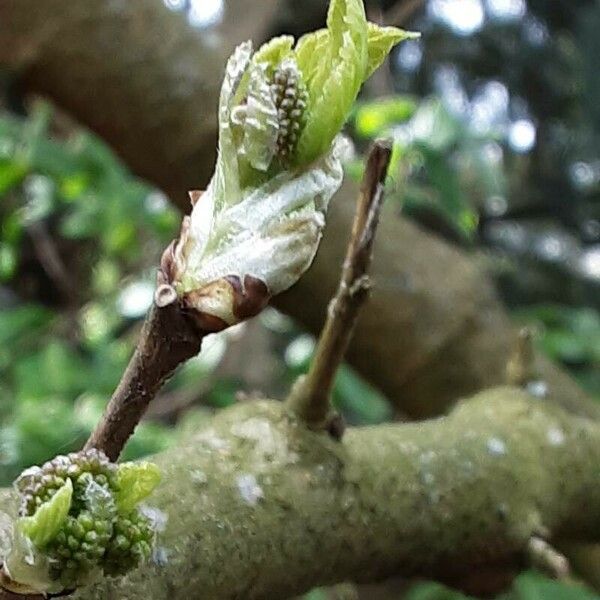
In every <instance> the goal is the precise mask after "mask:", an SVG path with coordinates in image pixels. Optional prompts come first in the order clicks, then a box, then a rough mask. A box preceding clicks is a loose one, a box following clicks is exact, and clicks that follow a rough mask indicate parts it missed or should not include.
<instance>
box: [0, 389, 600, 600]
mask: <svg viewBox="0 0 600 600" xmlns="http://www.w3.org/2000/svg"><path fill="white" fill-rule="evenodd" d="M156 460H157V462H158V463H159V465H160V466H161V468H162V469H163V474H164V479H163V482H162V484H161V485H160V486H159V488H158V490H157V492H156V493H155V495H154V496H153V497H152V499H151V503H152V504H155V505H156V506H157V507H158V508H160V509H161V510H163V511H164V512H165V513H166V514H167V516H168V521H167V526H166V531H165V532H164V533H163V534H162V536H161V541H160V544H161V550H160V551H159V553H158V555H157V557H158V561H157V562H158V564H152V565H148V566H146V567H144V568H142V569H141V570H139V571H137V572H135V573H133V574H132V575H130V576H129V577H127V578H125V579H119V580H104V581H102V582H100V583H98V584H97V585H96V586H94V587H93V588H92V589H84V590H81V591H80V592H79V593H78V594H76V595H75V598H85V599H86V600H101V599H102V600H107V599H109V598H120V599H121V600H134V599H140V600H141V599H142V598H152V599H153V600H167V599H169V600H176V599H177V598H181V599H183V598H185V599H186V600H187V599H191V598H203V599H205V600H210V599H219V600H226V599H229V598H231V599H233V598H245V599H259V598H264V599H267V598H268V599H270V600H275V599H277V598H287V597H290V596H292V595H294V594H298V593H301V592H303V591H305V590H307V589H309V588H311V587H312V586H314V585H322V584H330V583H335V582H340V581H349V580H351V581H357V582H370V581H376V580H378V579H381V578H384V577H386V576H390V575H404V576H407V577H410V576H414V575H420V576H427V577H434V578H437V579H440V580H443V581H447V582H449V583H451V584H452V583H457V582H460V585H461V586H462V587H463V588H467V589H477V590H478V591H479V593H481V592H482V591H484V590H483V588H482V587H481V586H482V579H483V580H485V581H487V582H490V581H493V582H494V587H496V586H500V585H501V584H505V583H506V582H507V581H508V580H509V579H510V577H511V576H512V575H513V573H515V572H517V571H518V570H519V568H521V567H522V566H523V564H524V563H525V560H526V559H525V557H526V550H527V547H528V543H529V540H530V539H531V537H532V536H540V535H543V536H544V537H545V538H546V539H548V540H550V541H552V542H557V543H558V542H562V543H565V542H567V541H568V542H569V543H573V542H586V541H598V540H600V426H599V425H598V424H597V423H596V422H593V421H589V420H586V419H582V418H579V417H575V416H573V415H570V414H568V413H566V412H564V411H562V410H561V409H557V408H553V407H552V406H551V405H548V403H545V402H543V401H540V400H539V399H535V398H532V397H531V396H529V395H528V394H526V393H524V392H522V391H521V390H519V389H518V388H508V387H506V388H497V389H493V390H489V391H486V392H483V393H481V394H479V395H478V396H476V397H474V398H472V399H470V400H467V401H465V402H464V403H461V404H460V405H459V406H458V407H457V408H456V409H455V410H454V411H453V412H452V413H451V414H450V415H449V416H447V417H444V418H441V419H436V420H431V421H425V422H422V423H417V424H394V425H384V426H376V427H368V428H359V429H349V430H348V431H347V432H346V434H345V436H344V438H343V441H342V442H336V441H335V440H333V439H332V438H331V437H330V436H328V435H327V434H325V433H317V432H314V431H311V430H309V429H307V428H306V427H305V426H304V425H302V423H301V422H300V421H299V420H297V418H296V417H294V416H293V414H292V413H291V412H289V411H288V410H287V409H286V408H285V406H284V405H282V404H281V403H278V402H272V401H261V402H247V403H242V404H239V405H237V406H235V407H233V408H231V409H228V410H225V411H223V412H221V413H219V414H218V415H217V416H216V417H215V418H214V420H212V421H211V422H208V423H207V425H206V426H205V427H204V428H203V429H201V430H200V431H198V432H197V433H195V434H194V435H193V437H192V438H191V439H190V440H189V441H188V442H187V443H186V444H185V445H183V446H181V447H178V448H174V449H173V450H171V451H168V452H166V453H164V454H162V455H160V456H158V457H157V459H156ZM6 502H7V497H6V496H4V497H2V496H1V495H0V507H1V506H2V504H6ZM482 574H484V575H485V577H481V575H482ZM478 575H479V576H478ZM491 575H493V577H490V576H491ZM488 591H492V590H488Z"/></svg>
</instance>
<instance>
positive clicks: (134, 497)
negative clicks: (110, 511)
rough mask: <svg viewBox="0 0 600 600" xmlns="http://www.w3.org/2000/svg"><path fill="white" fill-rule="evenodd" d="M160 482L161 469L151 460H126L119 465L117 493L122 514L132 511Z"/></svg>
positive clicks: (118, 506)
mask: <svg viewBox="0 0 600 600" xmlns="http://www.w3.org/2000/svg"><path fill="white" fill-rule="evenodd" d="M159 482H160V470H159V468H158V467H157V466H156V465H155V464H154V463H150V462H126V463H123V464H121V465H119V470H118V472H117V487H118V492H117V493H116V501H117V508H118V510H119V512H120V513H121V514H125V513H128V512H130V511H132V510H133V509H134V508H135V507H136V506H137V505H138V504H139V503H140V502H141V501H142V500H144V498H147V497H148V496H149V495H150V494H151V493H152V491H153V490H154V488H155V487H156V486H157V485H158V484H159Z"/></svg>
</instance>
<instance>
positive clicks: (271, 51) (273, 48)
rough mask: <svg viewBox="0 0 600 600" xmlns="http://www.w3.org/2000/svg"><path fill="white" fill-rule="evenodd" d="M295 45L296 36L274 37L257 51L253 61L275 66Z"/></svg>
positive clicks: (258, 63) (257, 63)
mask: <svg viewBox="0 0 600 600" xmlns="http://www.w3.org/2000/svg"><path fill="white" fill-rule="evenodd" d="M293 45H294V38H293V37H292V36H291V35H282V36H279V37H276V38H273V39H272V40H269V41H268V42H267V43H266V44H263V45H262V46H261V47H260V48H259V49H258V50H257V51H256V54H255V55H254V56H253V58H252V61H253V62H254V64H256V65H260V64H261V63H266V64H267V65H268V66H269V67H275V66H277V65H278V64H279V63H280V62H281V61H282V60H283V59H284V58H285V57H286V56H287V55H288V54H290V53H291V51H292V46H293Z"/></svg>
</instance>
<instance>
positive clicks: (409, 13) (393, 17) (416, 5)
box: [384, 0, 425, 27]
mask: <svg viewBox="0 0 600 600" xmlns="http://www.w3.org/2000/svg"><path fill="white" fill-rule="evenodd" d="M424 5H425V0H406V1H405V2H397V3H396V4H394V5H393V6H392V7H391V8H390V9H389V10H387V11H386V12H385V13H384V15H385V16H384V18H385V22H386V23H389V24H390V25H395V26H396V27H401V26H403V25H405V24H406V23H408V22H409V21H410V20H411V19H412V18H413V17H414V16H415V15H416V14H417V13H418V12H419V11H420V10H421V9H422V8H423V6H424Z"/></svg>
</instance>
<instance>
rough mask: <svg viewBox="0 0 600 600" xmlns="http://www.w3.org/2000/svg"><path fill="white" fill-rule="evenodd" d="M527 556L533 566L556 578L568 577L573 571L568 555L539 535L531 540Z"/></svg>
mask: <svg viewBox="0 0 600 600" xmlns="http://www.w3.org/2000/svg"><path fill="white" fill-rule="evenodd" d="M527 558H528V560H529V562H530V564H531V566H532V567H534V568H536V569H539V570H540V571H542V572H543V573H545V574H546V575H549V576H550V577H553V578H554V579H559V580H561V579H566V578H567V577H568V576H569V574H570V572H571V569H570V567H569V561H568V560H567V557H566V556H565V555H564V554H561V553H560V552H559V551H558V550H556V548H554V547H553V546H551V545H550V544H549V543H548V542H547V541H546V540H545V539H543V538H541V537H539V536H535V535H534V536H532V537H531V539H530V540H529V543H528V545H527Z"/></svg>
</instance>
